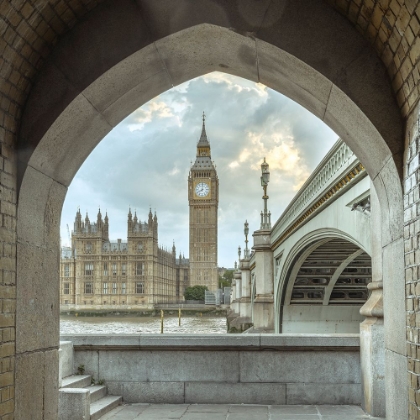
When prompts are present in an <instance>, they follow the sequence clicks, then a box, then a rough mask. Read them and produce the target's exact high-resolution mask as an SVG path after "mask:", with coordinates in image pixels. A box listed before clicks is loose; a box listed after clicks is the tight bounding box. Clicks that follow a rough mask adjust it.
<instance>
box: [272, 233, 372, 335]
mask: <svg viewBox="0 0 420 420" xmlns="http://www.w3.org/2000/svg"><path fill="white" fill-rule="evenodd" d="M367 245H369V244H363V243H361V242H359V241H357V240H356V239H355V238H353V237H351V236H350V235H348V234H347V233H345V232H342V231H340V230H337V229H325V230H319V231H315V232H312V233H310V234H308V235H306V236H305V237H303V238H302V239H301V240H300V241H299V242H298V243H297V244H296V245H295V246H294V247H293V248H292V249H291V250H290V252H289V254H288V255H287V256H285V263H284V265H283V266H282V274H281V276H280V279H279V282H278V288H277V291H276V296H277V299H276V304H277V308H276V314H278V316H279V317H280V319H279V331H280V332H286V333H287V332H308V333H309V332H311V333H313V332H317V333H331V332H358V330H359V324H360V322H362V321H363V319H364V318H363V316H361V315H360V314H359V310H360V308H361V306H362V305H363V304H364V303H365V302H366V300H367V298H368V290H367V287H366V286H367V284H368V283H369V282H371V280H372V264H371V258H370V255H369V252H370V246H367Z"/></svg>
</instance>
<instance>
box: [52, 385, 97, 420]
mask: <svg viewBox="0 0 420 420" xmlns="http://www.w3.org/2000/svg"><path fill="white" fill-rule="evenodd" d="M58 400H59V405H58V407H59V409H58V415H59V419H60V420H89V419H90V408H89V405H90V393H89V390H88V389H84V388H63V389H60V391H59V398H58Z"/></svg>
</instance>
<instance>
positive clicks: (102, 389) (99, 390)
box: [87, 385, 106, 404]
mask: <svg viewBox="0 0 420 420" xmlns="http://www.w3.org/2000/svg"><path fill="white" fill-rule="evenodd" d="M87 389H88V390H89V392H90V403H91V404H92V403H94V402H95V401H98V400H100V399H101V398H103V397H105V396H106V386H105V385H92V386H90V387H88V388H87Z"/></svg>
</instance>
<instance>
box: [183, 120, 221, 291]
mask: <svg viewBox="0 0 420 420" xmlns="http://www.w3.org/2000/svg"><path fill="white" fill-rule="evenodd" d="M188 201H189V206H190V284H191V286H195V285H200V286H207V288H208V289H209V290H211V291H215V290H216V289H217V286H218V275H217V208H218V203H219V179H218V178H217V173H216V168H215V167H214V165H213V162H212V160H211V154H210V143H209V141H208V139H207V134H206V126H205V115H204V112H203V128H202V130H201V137H200V140H199V141H198V143H197V157H196V159H195V162H194V164H193V165H192V166H191V169H190V173H189V175H188Z"/></svg>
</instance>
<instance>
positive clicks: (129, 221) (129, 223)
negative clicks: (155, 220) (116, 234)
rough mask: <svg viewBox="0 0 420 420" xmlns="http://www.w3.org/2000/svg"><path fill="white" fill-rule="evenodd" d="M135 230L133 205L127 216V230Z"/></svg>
mask: <svg viewBox="0 0 420 420" xmlns="http://www.w3.org/2000/svg"><path fill="white" fill-rule="evenodd" d="M132 230H133V215H132V214H131V207H129V208H128V216H127V232H128V234H129V233H130V232H131V231H132Z"/></svg>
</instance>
